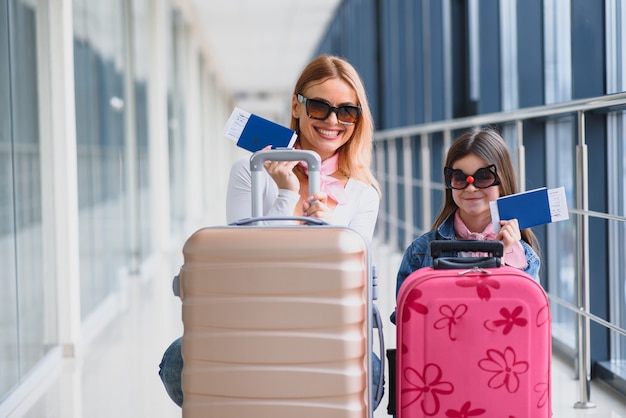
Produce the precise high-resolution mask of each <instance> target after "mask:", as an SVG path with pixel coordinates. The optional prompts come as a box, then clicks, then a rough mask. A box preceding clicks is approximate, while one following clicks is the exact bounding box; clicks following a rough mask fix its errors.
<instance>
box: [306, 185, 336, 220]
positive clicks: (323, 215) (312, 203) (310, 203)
mask: <svg viewBox="0 0 626 418" xmlns="http://www.w3.org/2000/svg"><path fill="white" fill-rule="evenodd" d="M302 213H303V214H304V216H310V217H313V218H319V219H322V220H324V221H326V222H327V223H331V218H332V214H333V212H332V211H331V210H330V208H329V207H328V195H327V194H326V193H324V192H317V193H315V194H314V195H312V196H309V197H308V199H307V200H305V201H304V203H303V204H302Z"/></svg>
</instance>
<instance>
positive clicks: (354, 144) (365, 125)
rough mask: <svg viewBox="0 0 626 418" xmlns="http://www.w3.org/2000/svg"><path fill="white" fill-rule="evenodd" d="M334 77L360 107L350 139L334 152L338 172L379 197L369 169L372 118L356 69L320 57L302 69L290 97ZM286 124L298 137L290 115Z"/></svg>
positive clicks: (338, 60)
mask: <svg viewBox="0 0 626 418" xmlns="http://www.w3.org/2000/svg"><path fill="white" fill-rule="evenodd" d="M335 78H336V79H340V80H342V81H345V82H346V83H348V84H349V85H350V86H352V88H353V89H354V91H355V93H356V95H357V100H358V103H357V105H359V106H360V107H361V116H360V117H359V119H358V120H357V121H356V123H355V126H354V132H353V133H352V136H351V137H350V139H349V140H348V142H346V143H345V144H344V145H342V146H341V148H339V150H338V151H337V152H338V154H339V161H338V164H339V170H340V171H341V172H342V173H343V174H344V175H346V176H348V177H353V178H355V179H358V180H361V181H363V182H365V183H367V184H370V185H372V186H374V188H375V189H376V191H377V192H378V194H379V196H380V194H381V191H380V185H379V184H378V181H377V180H376V178H375V177H374V175H373V174H372V171H371V169H370V164H371V162H372V148H373V136H374V119H373V117H372V112H371V110H370V106H369V103H368V101H367V93H366V91H365V86H364V85H363V81H362V80H361V77H360V76H359V73H358V72H357V71H356V69H355V68H354V67H353V66H352V65H351V64H350V63H348V62H347V61H346V60H344V59H342V58H339V57H336V56H333V55H320V56H318V57H317V58H315V59H314V60H313V61H311V62H310V63H309V64H308V65H307V66H306V67H305V68H304V70H303V71H302V73H301V74H300V77H299V78H298V81H297V82H296V85H295V87H294V90H293V94H294V95H297V94H302V92H303V91H304V90H306V89H307V88H308V87H309V86H311V85H314V84H319V83H323V82H324V81H326V80H329V79H335ZM290 125H291V129H293V130H294V131H296V132H297V133H298V135H299V134H300V124H299V120H298V119H297V118H296V117H294V116H293V114H292V116H291V124H290Z"/></svg>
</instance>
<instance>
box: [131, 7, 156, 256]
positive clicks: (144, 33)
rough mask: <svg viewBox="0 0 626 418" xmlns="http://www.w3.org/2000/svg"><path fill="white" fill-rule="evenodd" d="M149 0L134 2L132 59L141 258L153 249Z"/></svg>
mask: <svg viewBox="0 0 626 418" xmlns="http://www.w3.org/2000/svg"><path fill="white" fill-rule="evenodd" d="M148 6H149V5H148V1H147V0H134V1H133V14H132V18H133V39H132V42H133V60H134V69H135V74H134V81H135V83H134V85H135V106H136V108H135V118H136V121H135V127H136V135H137V159H138V164H137V166H138V181H139V219H138V221H139V222H140V225H139V233H140V236H141V239H140V249H139V251H140V258H145V257H146V256H148V255H149V254H150V253H151V252H152V244H151V243H152V238H151V237H152V234H151V232H150V191H151V187H150V165H149V159H148V155H149V143H148V65H149V63H150V57H149V55H148V54H149V51H150V44H149V41H150V40H149V37H148V31H149V26H148V12H149V10H148Z"/></svg>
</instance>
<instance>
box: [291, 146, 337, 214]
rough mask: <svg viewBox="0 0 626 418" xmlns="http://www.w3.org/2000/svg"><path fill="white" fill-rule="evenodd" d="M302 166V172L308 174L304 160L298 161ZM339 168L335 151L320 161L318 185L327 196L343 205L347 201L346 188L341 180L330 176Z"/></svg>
mask: <svg viewBox="0 0 626 418" xmlns="http://www.w3.org/2000/svg"><path fill="white" fill-rule="evenodd" d="M299 164H300V165H301V166H302V167H304V172H305V173H306V174H307V176H308V175H309V170H308V168H307V165H306V163H305V162H304V161H300V163H299ZM338 168H339V154H337V153H335V154H334V155H333V156H332V157H330V158H327V159H325V160H324V161H322V167H321V171H320V187H321V189H322V190H321V191H322V192H324V193H326V194H327V195H328V197H330V198H331V199H333V200H334V201H335V202H337V204H338V205H344V204H346V203H347V202H348V200H347V199H346V189H344V187H343V182H342V181H341V180H339V179H336V178H334V177H331V174H333V173H334V172H336V171H337V169H338Z"/></svg>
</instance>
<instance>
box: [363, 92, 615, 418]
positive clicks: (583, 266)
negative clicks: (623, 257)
mask: <svg viewBox="0 0 626 418" xmlns="http://www.w3.org/2000/svg"><path fill="white" fill-rule="evenodd" d="M624 109H626V93H618V94H611V95H606V96H600V97H593V98H589V99H582V100H575V101H570V102H565V103H557V104H551V105H545V106H537V107H530V108H525V109H518V110H515V111H510V112H500V113H490V114H485V115H477V116H471V117H465V118H459V119H454V120H447V121H438V122H432V123H426V124H422V125H415V126H407V127H402V128H397V129H389V130H384V131H383V130H381V131H378V132H377V133H376V135H375V143H376V144H377V145H378V144H382V143H384V142H385V141H397V140H402V150H403V166H404V172H403V173H401V174H396V173H395V169H396V167H395V166H393V167H392V170H386V171H385V172H384V173H380V172H377V175H378V177H379V180H380V179H381V178H384V179H385V180H386V181H387V182H388V185H389V188H388V191H389V202H390V211H389V212H393V213H382V214H381V219H382V220H383V222H379V229H378V235H379V236H382V238H381V239H380V241H381V242H383V241H385V240H384V239H383V238H384V236H385V233H386V232H387V231H386V229H385V227H384V225H382V226H381V224H384V223H385V222H388V223H390V224H392V225H395V226H399V225H403V226H404V230H405V237H404V241H405V242H406V244H407V245H408V244H409V243H410V242H411V241H412V240H413V238H414V237H415V235H416V234H417V233H418V232H419V231H417V230H415V229H414V228H413V221H412V213H413V203H412V202H413V190H412V189H413V187H412V185H413V173H412V166H411V153H412V149H411V147H412V141H411V139H412V138H419V146H420V150H421V152H422V159H421V165H422V167H421V173H422V186H423V187H422V193H421V196H422V197H423V200H422V209H423V215H422V222H423V225H428V226H430V224H431V223H432V221H433V219H434V218H433V216H431V213H430V191H431V190H432V187H431V184H432V182H429V181H428V180H427V179H428V178H429V174H428V173H429V170H430V149H429V148H428V138H429V136H430V135H432V134H442V135H443V144H444V148H445V149H447V148H448V147H449V145H450V143H451V138H452V134H453V132H454V131H458V130H462V129H468V128H472V127H479V126H488V125H507V124H514V125H515V127H516V133H517V135H516V150H517V156H518V160H517V166H518V171H519V172H518V173H517V174H518V179H519V181H520V183H521V184H520V190H525V189H526V188H525V183H524V178H525V177H526V176H525V150H524V142H523V122H524V121H530V120H538V119H550V118H558V117H564V116H576V118H577V119H576V121H577V125H578V138H577V145H576V173H577V175H576V197H577V199H576V208H572V209H570V210H569V212H570V214H574V215H576V216H577V227H578V231H579V239H578V242H577V248H576V254H577V263H578V265H577V267H578V268H577V271H578V274H577V276H576V278H575V280H576V284H575V285H576V288H577V291H578V299H577V305H574V304H572V303H569V302H567V301H565V300H563V299H561V298H559V297H558V296H556V295H553V294H550V292H548V296H549V298H550V301H551V303H555V304H558V305H560V306H563V307H564V308H566V309H568V310H570V311H572V312H574V313H575V314H576V315H577V319H578V324H577V325H578V327H577V328H578V329H577V337H578V339H577V347H576V350H577V361H578V379H579V382H580V383H579V389H580V400H579V401H578V402H576V403H575V404H574V407H575V408H581V409H584V408H593V407H594V406H595V404H594V403H593V402H591V400H590V385H591V355H590V333H589V328H590V321H594V322H595V323H598V324H600V325H602V326H604V327H606V328H608V329H610V330H611V331H614V332H616V333H618V334H621V335H623V336H626V329H624V328H621V327H619V326H617V325H615V324H613V323H611V322H608V321H606V320H604V319H602V318H600V317H598V316H596V315H594V314H592V313H591V312H590V302H589V219H590V218H601V219H609V220H613V221H618V222H626V217H622V216H616V215H611V214H607V213H601V212H595V211H590V210H589V196H588V161H587V144H586V138H585V116H586V114H587V113H588V112H591V111H601V112H605V113H610V112H615V111H622V110H624ZM389 154H390V155H391V156H390V157H389V158H388V160H390V161H396V157H397V156H396V153H395V150H394V149H393V147H389ZM376 167H377V168H380V167H389V164H385V156H384V154H383V153H379V152H377V153H376ZM391 171H394V172H393V173H392V172H391ZM399 176H401V178H402V179H403V183H404V189H403V190H404V193H405V196H404V213H405V217H404V218H405V219H399V217H398V216H397V213H398V210H399V208H398V207H397V205H398V201H397V193H396V190H397V187H398V185H399ZM392 229H393V231H389V232H390V236H389V238H388V239H387V242H394V241H395V239H396V238H398V237H397V236H396V235H395V230H396V229H397V228H392Z"/></svg>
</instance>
